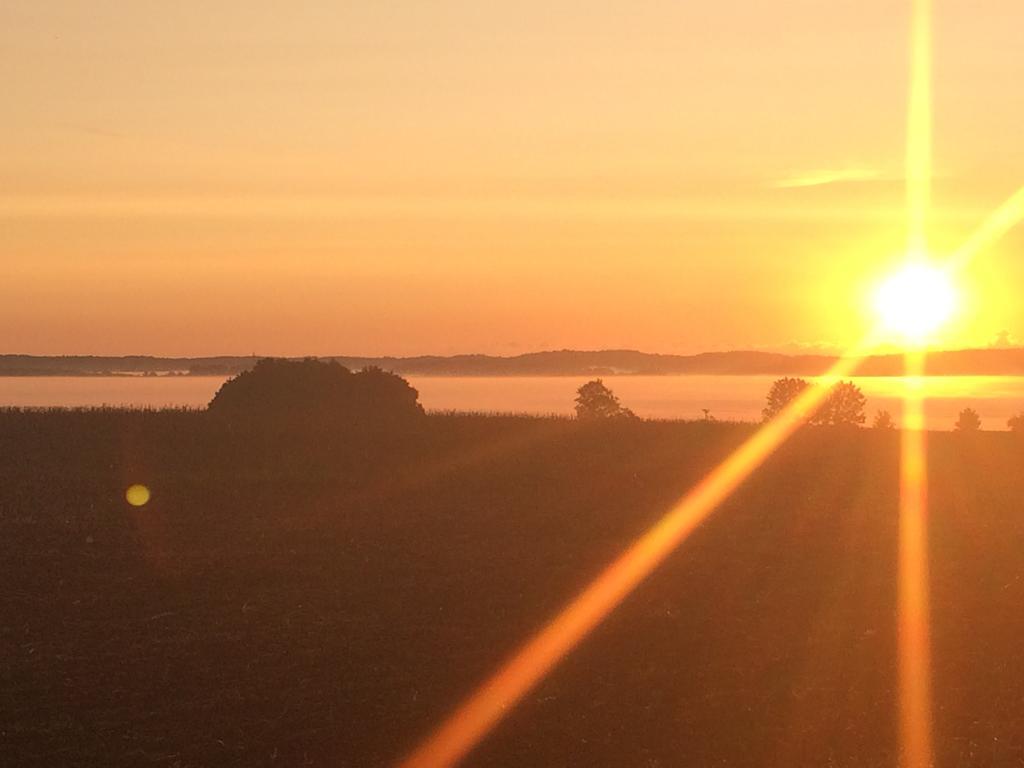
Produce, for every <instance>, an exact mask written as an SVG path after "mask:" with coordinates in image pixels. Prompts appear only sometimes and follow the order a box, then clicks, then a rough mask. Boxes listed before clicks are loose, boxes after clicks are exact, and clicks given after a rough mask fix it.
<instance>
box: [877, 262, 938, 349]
mask: <svg viewBox="0 0 1024 768" xmlns="http://www.w3.org/2000/svg"><path fill="white" fill-rule="evenodd" d="M874 303H875V311H876V312H877V313H878V317H879V320H880V321H881V324H882V327H883V328H884V329H885V330H886V331H888V332H891V333H894V334H897V335H899V336H900V337H901V338H902V339H903V340H904V341H906V342H909V343H912V344H920V343H922V342H924V341H926V340H928V339H929V338H931V337H932V336H933V335H934V334H935V332H936V331H937V330H938V329H939V328H940V327H942V325H944V324H945V323H946V322H948V321H949V319H950V317H951V316H952V315H953V313H954V311H955V310H956V306H957V303H958V295H957V290H956V287H955V286H954V285H953V281H952V279H951V278H950V276H949V274H948V272H946V271H945V270H942V269H939V268H937V267H934V266H932V265H930V264H927V263H924V262H918V263H911V264H907V265H906V266H904V267H902V268H901V269H900V270H899V271H897V272H895V273H893V274H892V275H890V276H889V277H888V278H886V279H885V280H884V281H883V282H882V283H881V285H879V286H878V289H877V291H876V293H875V297H874Z"/></svg>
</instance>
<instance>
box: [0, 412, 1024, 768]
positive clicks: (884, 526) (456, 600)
mask: <svg viewBox="0 0 1024 768" xmlns="http://www.w3.org/2000/svg"><path fill="white" fill-rule="evenodd" d="M207 416H208V415H207V414H204V413H203V412H201V411H150V412H137V411H117V410H96V411H90V410H85V411H54V412H38V411H4V412H3V413H0V584H2V587H0V754H3V755H4V756H5V760H7V761H8V764H11V765H18V766H52V765H81V766H139V765H167V766H179V767H181V768H184V767H185V766H209V765H215V766H258V765H282V766H300V765H324V766H328V765H329V766H352V767H353V768H355V767H357V766H358V767H359V768H362V767H363V766H376V765H388V764H391V763H392V762H393V761H394V760H395V759H396V758H397V757H399V756H401V755H402V754H403V753H404V752H405V751H407V750H408V749H410V748H411V747H412V746H413V745H414V744H415V742H416V741H417V740H418V739H419V738H421V737H422V736H424V735H425V734H426V733H427V732H428V731H429V730H430V729H431V728H432V727H433V726H434V725H436V724H437V723H438V721H439V720H440V718H441V717H443V715H445V714H446V713H447V712H448V711H449V710H450V708H451V707H453V706H454V705H455V704H456V703H457V702H458V701H459V700H460V698H461V697H462V696H463V695H465V694H466V693H467V692H468V691H469V690H470V689H471V688H472V686H473V685H474V684H475V683H477V682H479V681H480V680H481V678H483V677H484V676H486V674H487V673H488V672H490V671H491V670H492V669H493V668H494V666H495V664H497V663H498V662H499V661H500V660H501V659H502V658H504V657H505V656H506V655H507V654H508V653H510V652H511V651H512V650H513V649H514V648H515V647H516V645H517V644H518V643H519V642H520V641H521V640H522V639H523V638H524V637H525V636H526V635H527V634H528V633H530V632H532V631H533V630H534V629H536V628H537V627H538V626H539V625H540V624H541V623H542V622H543V621H544V620H546V619H547V618H549V617H550V616H551V615H552V614H553V613H554V612H555V611H557V609H558V608H559V607H560V606H561V605H562V604H563V603H564V602H565V600H566V599H567V598H568V597H569V596H571V595H572V594H573V593H574V592H575V591H576V590H578V589H579V588H580V587H582V586H583V585H584V584H585V583H586V581H587V580H588V578H590V577H591V576H593V575H594V574H595V573H596V572H597V571H598V570H600V568H601V566H602V565H603V564H604V563H606V562H607V561H608V560H609V559H610V558H611V557H612V556H613V555H614V554H616V553H617V552H619V551H620V550H621V549H622V548H623V547H624V546H625V544H626V543H628V542H629V541H630V540H631V539H632V538H633V537H634V536H636V535H637V534H638V533H640V532H641V531H642V530H643V529H644V528H645V527H646V526H647V525H648V524H650V523H651V522H652V521H653V520H654V519H656V518H657V516H658V515H659V514H660V513H661V512H662V511H663V510H664V509H665V508H666V507H667V506H668V505H669V504H670V503H671V502H672V501H673V500H674V499H675V498H677V497H678V496H679V495H681V494H682V493H683V492H684V491H685V490H686V489H687V488H689V487H690V486H691V485H692V484H693V483H694V482H695V481H696V480H697V479H699V478H700V477H701V476H702V475H703V474H704V473H705V472H706V471H707V470H708V469H709V468H710V467H712V466H713V465H714V464H715V463H716V462H717V461H718V460H719V459H721V458H722V457H723V456H724V455H726V454H727V452H728V451H729V450H730V449H731V448H732V447H733V446H735V445H737V444H738V443H739V442H740V441H741V440H742V439H743V438H744V437H746V436H747V435H749V434H750V433H751V431H752V430H753V429H754V428H755V427H753V426H752V425H743V424H705V423H700V422H695V423H672V422H636V423H633V422H620V423H616V424H583V423H577V422H574V421H571V420H567V419H561V418H528V417H522V416H482V415H453V414H433V415H430V416H427V417H426V418H425V419H423V420H422V423H421V424H420V425H419V426H417V427H415V428H413V429H411V430H407V431H405V432H401V433H400V432H391V433H388V434H369V433H365V432H362V433H353V432H346V431H344V430H340V429H332V428H329V427H326V426H323V427H320V428H315V427H310V428H307V429H305V430H303V431H287V430H280V429H279V430H277V431H273V432H271V431H267V430H260V429H257V428H255V427H239V426H235V427H233V428H230V429H229V428H227V427H225V426H224V425H222V424H217V423H216V422H214V421H212V420H211V419H209V418H208V417H207ZM930 450H931V466H932V475H931V477H932V487H931V496H932V517H931V550H932V576H933V578H932V589H933V602H934V611H933V613H934V615H933V622H932V626H933V639H934V646H935V647H934V656H935V696H936V699H937V706H936V723H935V729H936V746H937V752H938V761H939V764H941V765H948V766H957V765H1016V764H1018V763H1019V762H1020V761H1021V760H1022V759H1024V721H1022V716H1021V715H1020V706H1019V705H1020V700H1021V697H1022V696H1024V659H1022V657H1021V654H1020V653H1019V642H1020V639H1021V637H1022V636H1024V612H1021V611H1020V608H1019V606H1020V604H1021V601H1022V600H1024V474H1022V473H1020V472H1019V467H1020V466H1022V463H1024V441H1020V440H1018V439H1016V438H1015V436H1014V435H1010V434H1008V433H982V434H977V435H970V436H965V435H954V434H934V435H933V436H932V437H931V439H930ZM897 456H898V434H896V433H894V432H881V431H874V430H840V431H834V430H829V429H807V430H804V431H803V432H802V433H800V434H798V435H797V436H796V438H795V439H794V440H793V441H791V443H789V444H787V445H786V446H785V447H784V448H783V449H782V450H781V451H780V452H779V453H778V454H777V455H776V456H774V457H772V459H770V460H769V462H768V463H767V464H766V466H765V467H763V468H762V470H761V471H759V472H758V473H757V475H755V476H754V477H753V478H752V479H751V480H750V481H749V482H748V483H747V484H745V485H744V486H743V487H742V489H741V490H740V491H739V492H738V493H737V495H736V496H735V497H734V498H732V499H731V500H730V501H729V502H728V503H727V504H726V505H725V506H724V507H723V508H722V509H721V510H719V511H718V512H717V513H716V514H715V515H714V516H713V517H712V518H711V519H710V520H709V521H708V522H707V524H706V525H705V526H703V527H702V528H701V529H700V530H699V531H698V532H697V533H696V534H695V535H694V536H693V537H692V538H691V539H690V540H689V541H688V542H686V543H685V544H684V546H683V548H682V549H681V550H680V551H679V552H678V553H676V555H674V556H673V557H672V558H671V559H670V560H669V561H668V562H667V563H666V564H665V566H664V567H663V568H662V569H660V570H659V571H658V572H657V573H656V574H655V575H654V576H653V577H652V578H651V579H650V580H649V581H647V582H646V583H645V584H644V585H643V586H642V587H641V588H640V589H639V590H638V592H637V593H636V594H635V595H634V596H632V597H631V598H630V599H629V600H628V601H627V603H626V604H625V605H624V606H622V608H621V609H620V610H619V611H618V612H616V613H615V614H614V615H613V616H612V617H611V618H610V619H609V620H608V621H607V622H606V623H605V624H604V625H602V626H601V627H600V628H599V630H598V631H597V632H596V633H595V634H594V635H593V636H592V637H591V638H589V639H588V640H587V641H586V643H584V645H583V646H582V647H581V648H580V649H579V650H578V651H577V652H576V653H575V654H573V655H572V656H571V657H570V658H569V659H567V660H566V662H565V663H564V664H563V665H562V666H561V667H560V668H558V669H557V670H556V671H555V673H554V674H553V675H552V676H551V677H550V678H549V679H547V680H546V681H545V682H544V683H542V685H541V686H540V687H539V688H538V689H537V690H535V691H534V692H532V693H531V694H530V695H529V696H528V697H527V699H526V700H525V701H524V702H523V703H522V705H521V706H520V707H519V708H517V709H516V710H515V711H514V712H512V713H511V715H510V716H509V718H508V719H507V720H506V721H505V722H504V723H503V724H502V725H501V726H500V727H499V728H498V730H497V731H496V732H495V733H494V734H493V735H492V737H491V738H490V739H488V740H487V741H486V742H485V743H484V744H483V745H481V747H480V748H479V749H478V750H477V751H476V752H475V753H473V755H472V756H471V757H470V759H469V761H468V764H469V765H475V766H561V765H573V766H575V765H581V766H582V765H586V766H609V767H612V766H615V767H620V766H644V767H651V768H653V767H654V766H676V765H693V766H708V765H730V766H766V765H779V766H793V765H820V766H828V765H835V766H883V765H884V766H892V765H894V764H895V762H896V755H895V749H896V748H895V741H896V734H895V725H894V723H895V719H896V709H895V703H896V695H897V692H896V688H895V681H896V677H895V619H894V610H895V562H896V544H897V542H896V507H897V498H896V493H897ZM133 483H144V484H146V485H147V486H149V487H150V488H151V490H152V492H153V497H152V501H151V502H150V503H149V504H148V505H147V506H145V507H142V508H133V507H131V506H129V505H128V504H127V503H126V502H125V500H124V496H123V494H124V490H125V489H126V488H127V487H128V486H129V485H131V484H133Z"/></svg>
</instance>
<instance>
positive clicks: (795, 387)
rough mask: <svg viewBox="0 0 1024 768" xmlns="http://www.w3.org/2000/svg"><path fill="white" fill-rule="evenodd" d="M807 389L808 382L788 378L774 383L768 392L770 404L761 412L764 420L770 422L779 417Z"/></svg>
mask: <svg viewBox="0 0 1024 768" xmlns="http://www.w3.org/2000/svg"><path fill="white" fill-rule="evenodd" d="M805 389H807V382H806V381H804V380H803V379H795V378H788V377H787V378H785V379H777V380H776V381H775V382H773V383H772V387H771V389H769V390H768V402H767V403H766V404H765V406H764V409H763V410H762V411H761V415H762V416H763V417H764V420H765V421H770V420H771V419H774V418H775V417H776V416H778V415H779V413H781V412H782V410H783V409H784V408H785V407H786V406H787V405H789V404H790V403H791V402H793V400H795V399H796V398H797V397H798V396H799V395H800V393H801V392H803V391H804V390H805Z"/></svg>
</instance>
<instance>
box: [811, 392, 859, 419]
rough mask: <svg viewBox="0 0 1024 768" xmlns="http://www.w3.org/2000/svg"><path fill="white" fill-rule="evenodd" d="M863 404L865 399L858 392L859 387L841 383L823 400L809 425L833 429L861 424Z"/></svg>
mask: <svg viewBox="0 0 1024 768" xmlns="http://www.w3.org/2000/svg"><path fill="white" fill-rule="evenodd" d="M865 403H867V399H866V398H865V397H864V393H863V392H861V391H860V387H858V386H857V385H856V384H854V383H853V382H852V381H841V382H839V383H838V384H836V385H835V386H834V387H832V389H831V390H830V391H829V393H828V394H827V395H826V396H825V400H824V401H823V402H822V404H821V406H820V407H819V408H818V410H817V411H816V412H815V413H814V415H813V416H812V417H811V423H812V424H826V425H829V426H834V427H839V426H857V425H859V424H863V423H864V419H865V416H864V405H865Z"/></svg>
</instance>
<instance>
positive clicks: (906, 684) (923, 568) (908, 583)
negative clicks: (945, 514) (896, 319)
mask: <svg viewBox="0 0 1024 768" xmlns="http://www.w3.org/2000/svg"><path fill="white" fill-rule="evenodd" d="M923 373H924V353H923V352H922V351H912V352H908V353H907V355H906V374H907V378H906V382H907V383H906V389H905V391H904V397H903V431H902V434H901V438H900V515H899V569H898V574H899V575H898V587H897V600H898V611H897V615H898V617H899V619H898V621H899V630H898V631H899V646H898V655H899V680H900V744H901V750H902V756H901V765H902V766H903V768H929V767H930V766H931V765H932V742H931V720H932V717H931V679H930V674H931V673H930V669H931V643H930V640H929V626H930V625H929V591H928V529H927V520H928V496H927V493H928V491H927V482H928V479H927V464H926V448H925V431H924V397H923V386H924V385H923V381H922V378H921V377H922V375H923Z"/></svg>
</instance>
